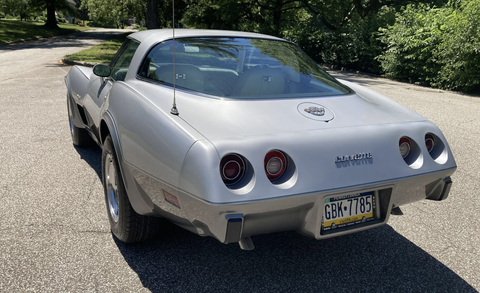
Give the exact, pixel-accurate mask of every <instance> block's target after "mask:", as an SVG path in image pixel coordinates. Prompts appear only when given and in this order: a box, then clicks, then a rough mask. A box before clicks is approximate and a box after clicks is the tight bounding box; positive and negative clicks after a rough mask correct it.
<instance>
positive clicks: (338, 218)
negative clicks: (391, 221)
mask: <svg viewBox="0 0 480 293" xmlns="http://www.w3.org/2000/svg"><path fill="white" fill-rule="evenodd" d="M374 209H375V198H374V196H373V192H364V193H356V194H350V195H342V196H337V197H330V198H326V199H325V206H324V210H323V230H325V231H326V230H330V229H335V228H341V227H346V226H350V225H355V224H359V223H364V222H366V221H370V220H374V219H375V218H374V216H373V211H374Z"/></svg>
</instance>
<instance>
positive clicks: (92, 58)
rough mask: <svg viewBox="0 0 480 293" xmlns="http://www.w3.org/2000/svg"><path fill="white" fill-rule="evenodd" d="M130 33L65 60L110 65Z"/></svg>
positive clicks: (68, 56)
mask: <svg viewBox="0 0 480 293" xmlns="http://www.w3.org/2000/svg"><path fill="white" fill-rule="evenodd" d="M129 34H130V33H125V34H122V35H120V36H119V37H118V38H115V39H112V40H109V41H106V42H103V43H101V44H100V45H96V46H94V47H92V48H90V49H87V50H83V51H81V52H78V53H75V54H72V55H67V56H66V57H65V58H66V59H69V60H74V61H83V62H90V63H110V61H111V60H112V59H113V57H114V56H115V54H116V53H117V51H118V49H119V48H120V46H121V45H122V43H123V41H124V40H125V39H126V37H127V36H128V35H129Z"/></svg>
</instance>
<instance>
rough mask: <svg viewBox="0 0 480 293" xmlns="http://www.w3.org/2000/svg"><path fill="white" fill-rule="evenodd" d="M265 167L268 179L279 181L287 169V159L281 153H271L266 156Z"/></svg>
mask: <svg viewBox="0 0 480 293" xmlns="http://www.w3.org/2000/svg"><path fill="white" fill-rule="evenodd" d="M264 165H265V174H267V177H268V179H270V180H271V181H273V180H277V179H278V178H280V177H281V176H282V175H283V173H285V170H286V169H287V157H286V156H285V154H283V153H282V152H281V151H270V152H268V154H267V155H266V156H265V160H264Z"/></svg>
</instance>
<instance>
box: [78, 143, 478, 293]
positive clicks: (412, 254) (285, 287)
mask: <svg viewBox="0 0 480 293" xmlns="http://www.w3.org/2000/svg"><path fill="white" fill-rule="evenodd" d="M75 149H76V150H77V152H78V153H79V154H80V157H81V159H83V160H85V161H86V162H87V163H88V164H89V165H90V166H91V167H92V169H93V170H95V172H96V173H97V175H98V177H99V178H100V180H101V156H102V152H101V149H100V148H99V147H92V148H79V147H75ZM112 238H113V241H115V243H116V245H117V247H118V249H119V251H120V252H121V253H122V255H123V257H124V259H125V261H126V262H127V263H128V265H129V266H130V267H131V268H132V270H133V271H135V272H136V273H137V275H138V277H139V279H140V281H141V282H142V285H143V286H144V287H145V288H147V289H149V290H150V291H152V292H187V291H195V292H206V291H214V292H215V291H221V292H259V291H261V292H273V291H275V292H286V291H298V292H313V291H317V292H318V291H322V292H370V291H375V292H386V291H388V292H398V291H401V292H412V291H413V292H425V291H428V292H432V291H433V292H437V291H442V292H477V290H475V289H474V288H473V287H471V286H470V285H469V284H468V283H467V282H466V281H464V280H463V279H462V278H461V277H460V276H458V275H457V274H456V273H455V272H453V271H452V270H450V269H449V268H448V267H447V266H445V265H443V264H442V263H441V262H440V261H438V260H437V259H435V258H434V257H432V256H431V255H429V254H428V253H427V252H426V251H424V250H423V249H421V248H420V247H418V246H417V245H415V244H414V243H412V242H411V241H409V240H408V239H407V238H405V237H403V236H402V235H400V234H399V233H397V232H396V231H395V230H394V229H393V228H391V227H390V226H389V225H385V226H382V227H380V228H376V229H372V230H368V231H363V232H359V233H354V234H350V235H346V236H342V237H337V238H331V239H325V240H321V241H317V240H315V239H310V238H307V237H304V236H302V235H299V234H297V233H296V232H282V233H272V234H266V235H260V236H255V237H252V240H253V243H254V244H255V249H254V250H253V251H243V250H241V249H240V247H239V246H238V245H237V244H228V245H225V244H222V243H220V242H218V241H217V240H215V239H213V238H210V237H206V238H203V237H200V236H197V235H194V234H192V233H190V232H188V231H186V230H183V229H181V228H179V227H177V226H175V225H173V224H169V223H166V224H165V225H164V226H163V227H162V235H161V236H160V237H158V238H157V239H154V240H151V241H148V242H145V243H141V244H133V245H125V244H123V243H121V242H119V241H118V240H117V239H116V238H115V237H113V236H112Z"/></svg>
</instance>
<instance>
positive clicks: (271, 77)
mask: <svg viewBox="0 0 480 293" xmlns="http://www.w3.org/2000/svg"><path fill="white" fill-rule="evenodd" d="M174 51H175V62H174V61H173V52H174ZM174 65H175V66H174ZM139 75H140V76H142V77H144V78H148V79H152V80H155V81H159V82H161V83H163V84H166V85H169V86H172V85H173V83H174V82H175V86H176V87H178V88H182V89H186V90H192V91H197V92H201V93H205V94H209V95H214V96H219V97H228V98H233V99H268V98H294V97H321V96H335V95H345V94H350V93H352V91H351V90H350V89H349V88H347V87H345V86H343V85H342V84H340V83H339V82H337V81H336V80H335V79H333V78H332V77H331V76H330V75H328V74H327V73H326V72H325V71H323V70H322V69H321V68H320V66H319V65H318V64H316V63H315V62H314V61H313V60H312V59H310V58H309V57H308V56H307V55H306V54H305V53H303V51H301V50H300V48H299V47H298V46H296V45H294V44H292V43H288V42H283V41H275V40H265V39H249V38H218V37H216V38H213V37H209V38H181V39H175V42H173V41H172V40H169V41H165V42H163V43H160V44H158V45H156V46H155V47H154V48H153V49H152V50H151V51H150V52H149V54H148V55H147V58H145V61H144V63H143V65H142V66H141V68H140V72H139Z"/></svg>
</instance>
